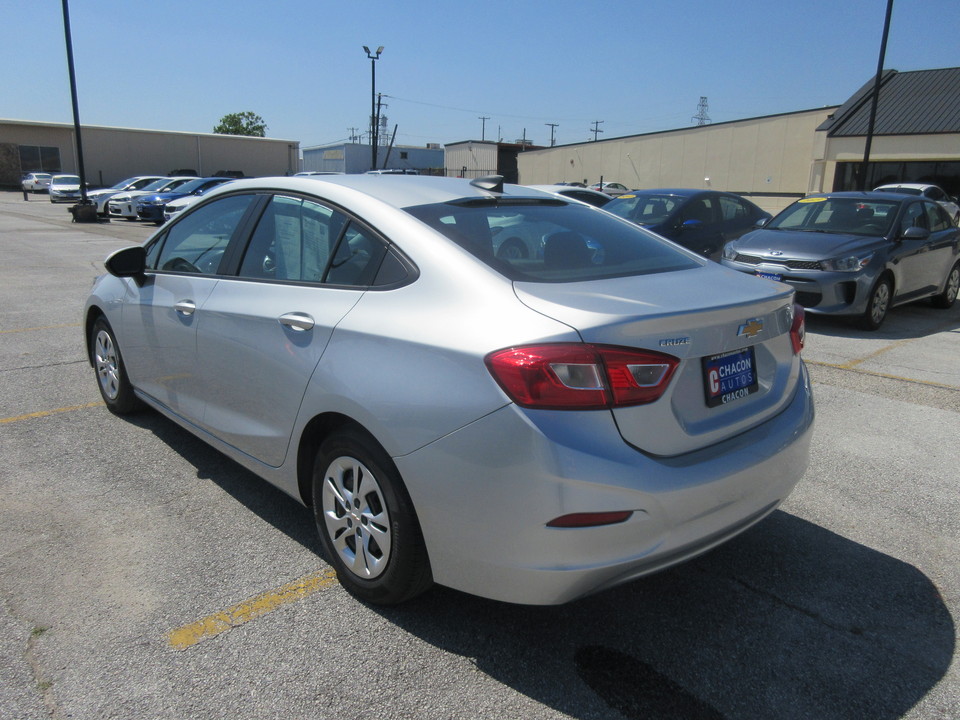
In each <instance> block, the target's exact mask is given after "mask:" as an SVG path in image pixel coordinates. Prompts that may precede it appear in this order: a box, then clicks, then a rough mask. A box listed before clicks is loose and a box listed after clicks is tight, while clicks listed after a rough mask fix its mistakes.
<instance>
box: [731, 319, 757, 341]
mask: <svg viewBox="0 0 960 720" xmlns="http://www.w3.org/2000/svg"><path fill="white" fill-rule="evenodd" d="M762 332H763V320H761V319H760V318H754V319H753V320H747V321H746V322H745V323H744V324H743V325H741V326H740V329H739V330H737V336H738V337H748V338H755V337H756V336H757V335H759V334H760V333H762Z"/></svg>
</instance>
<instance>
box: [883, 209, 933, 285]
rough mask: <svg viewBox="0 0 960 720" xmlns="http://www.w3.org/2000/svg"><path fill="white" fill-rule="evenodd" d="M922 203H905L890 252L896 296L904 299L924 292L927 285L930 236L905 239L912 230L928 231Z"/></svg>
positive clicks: (930, 261)
mask: <svg viewBox="0 0 960 720" xmlns="http://www.w3.org/2000/svg"><path fill="white" fill-rule="evenodd" d="M926 204H927V203H925V202H924V201H922V200H920V199H919V198H918V199H917V200H915V201H908V202H907V203H906V205H905V207H904V209H903V211H902V213H901V216H900V220H899V232H898V233H897V239H896V241H895V242H894V244H893V246H892V247H891V249H890V262H891V265H892V267H893V272H894V276H895V278H896V290H895V292H896V295H897V297H898V298H901V299H906V298H909V297H911V296H915V295H920V294H922V293H923V292H925V290H926V288H927V287H928V286H929V284H930V277H931V274H932V269H931V263H932V259H931V255H930V247H931V237H930V236H929V235H922V236H919V237H906V236H905V235H906V233H907V231H908V230H910V229H911V228H918V229H920V230H925V231H928V232H929V229H930V227H929V221H928V219H927V212H926V208H925V205H926Z"/></svg>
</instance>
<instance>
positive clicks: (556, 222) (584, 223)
mask: <svg viewBox="0 0 960 720" xmlns="http://www.w3.org/2000/svg"><path fill="white" fill-rule="evenodd" d="M406 211H407V212H408V213H410V214H411V215H413V216H414V217H416V218H418V219H419V220H421V221H423V222H424V223H426V224H427V225H429V226H430V227H432V228H433V229H434V230H437V231H438V232H440V233H441V234H443V235H445V236H446V237H447V238H449V239H450V240H452V241H453V242H455V243H456V244H457V245H460V246H461V247H463V248H464V249H466V250H468V251H469V252H470V253H472V254H473V255H475V256H476V257H477V258H479V259H480V260H482V261H483V262H485V263H487V264H488V265H490V266H491V267H492V268H494V269H495V270H497V271H498V272H500V273H502V274H503V275H505V276H507V277H509V278H511V279H514V280H524V281H532V282H576V281H582V280H597V279H600V278H608V277H623V276H631V275H645V274H649V273H657V272H668V271H673V270H682V269H689V268H695V267H698V266H699V264H698V262H697V261H696V260H693V259H691V258H690V257H689V256H688V255H686V254H685V253H683V252H682V251H681V250H679V249H677V248H676V247H674V246H673V245H671V244H669V243H667V242H666V241H664V240H662V239H661V238H659V237H657V236H656V235H653V234H651V233H648V232H646V231H645V230H642V229H641V228H639V227H637V226H635V225H632V224H629V223H626V222H624V221H622V220H619V219H618V218H615V217H611V216H609V215H607V214H606V213H603V212H601V211H598V210H595V209H593V208H590V207H587V206H585V205H582V204H580V203H566V202H563V201H560V200H557V201H552V200H536V201H534V200H530V199H526V198H524V199H522V200H519V199H517V200H511V199H509V198H496V199H494V198H491V199H490V200H469V201H464V202H453V203H440V204H434V205H420V206H417V207H411V208H406Z"/></svg>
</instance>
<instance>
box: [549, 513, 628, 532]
mask: <svg viewBox="0 0 960 720" xmlns="http://www.w3.org/2000/svg"><path fill="white" fill-rule="evenodd" d="M631 515H633V510H619V511H617V512H597V513H572V514H570V515H561V516H560V517H558V518H554V519H553V520H551V521H550V522H548V523H547V527H555V528H578V527H596V526H598V525H616V524H617V523H622V522H625V521H626V520H628V519H629V518H630V516H631Z"/></svg>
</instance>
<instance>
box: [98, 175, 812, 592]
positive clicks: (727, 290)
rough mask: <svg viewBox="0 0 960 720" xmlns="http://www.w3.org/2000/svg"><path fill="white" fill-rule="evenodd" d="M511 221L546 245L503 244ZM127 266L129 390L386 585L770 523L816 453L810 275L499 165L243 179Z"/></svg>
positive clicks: (634, 552) (663, 548)
mask: <svg viewBox="0 0 960 720" xmlns="http://www.w3.org/2000/svg"><path fill="white" fill-rule="evenodd" d="M505 225H509V226H510V227H512V228H520V229H523V227H527V228H529V229H530V232H531V233H534V232H541V231H542V232H543V233H544V236H543V237H542V238H539V240H540V244H541V247H542V251H541V252H538V253H536V254H535V255H529V256H527V257H510V258H501V257H498V256H497V254H496V252H495V251H494V247H495V240H496V235H497V234H498V229H499V228H503V227H504V226H505ZM106 268H107V270H108V273H107V274H106V275H104V276H102V277H100V278H99V279H97V281H96V282H95V284H94V287H93V290H92V292H91V294H90V297H89V299H88V301H87V303H86V308H85V328H86V340H87V346H88V351H89V358H90V362H91V364H92V366H93V368H94V370H95V374H96V379H97V383H98V386H99V389H100V392H101V394H102V396H103V399H104V401H105V402H106V404H107V406H108V407H109V408H110V409H111V410H112V411H114V412H115V413H118V414H123V413H128V412H132V411H134V410H136V409H138V408H140V407H142V406H149V407H150V408H153V409H154V410H156V411H159V412H160V413H162V414H163V415H165V416H166V417H168V418H170V419H171V420H173V421H174V422H176V423H179V424H180V425H182V426H183V427H184V428H186V429H187V430H189V431H190V432H192V433H195V434H196V435H197V436H199V437H201V438H202V439H204V440H205V441H207V442H208V443H210V444H211V445H212V446H213V447H215V448H217V449H218V450H220V451H221V452H223V453H225V454H226V455H228V456H229V457H231V458H233V459H234V460H235V461H237V462H238V463H240V464H241V465H243V466H244V467H246V468H249V469H250V470H252V471H253V472H255V473H256V474H258V475H260V476H261V477H263V478H265V479H266V480H268V481H269V482H271V483H273V484H274V485H276V486H277V487H279V488H281V489H282V490H284V491H285V492H287V493H289V494H290V495H292V496H293V497H294V498H296V499H297V500H299V501H300V502H302V503H303V504H304V505H306V506H309V507H311V508H312V511H313V514H314V517H315V519H316V525H317V528H318V531H319V534H320V538H321V544H322V546H323V549H324V554H325V557H326V559H327V560H328V561H329V562H330V563H331V564H332V565H333V566H334V568H335V569H336V571H337V573H338V576H339V578H340V581H341V583H342V585H343V586H344V587H345V588H346V589H347V590H348V591H350V592H351V593H353V594H354V595H356V596H357V597H359V598H361V599H363V600H364V601H368V602H374V603H383V604H391V603H397V602H401V601H403V600H405V599H408V598H411V597H413V596H415V595H417V594H419V593H421V592H423V591H424V590H426V589H427V588H428V587H429V586H430V585H431V584H432V583H434V582H435V583H439V584H442V585H446V586H449V587H452V588H457V589H459V590H463V591H466V592H469V593H474V594H477V595H481V596H484V597H488V598H494V599H498V600H503V601H510V602H517V603H527V604H555V603H562V602H566V601H569V600H573V599H575V598H578V597H580V596H583V595H586V594H589V593H592V592H596V591H598V590H601V589H604V588H608V587H611V586H614V585H617V584H619V583H623V582H626V581H628V580H631V579H633V578H636V577H638V576H641V575H644V574H647V573H650V572H653V571H656V570H659V569H662V568H666V567H668V566H671V565H674V564H676V563H679V562H682V561H684V560H686V559H688V558H692V557H694V556H696V555H699V554H700V553H703V552H705V551H707V550H709V549H711V548H713V547H715V546H717V545H719V544H720V543H722V542H724V541H726V540H728V539H730V538H732V537H733V536H735V535H737V534H738V533H740V532H742V531H744V530H746V529H747V528H749V527H751V526H752V525H754V524H755V523H757V522H759V521H760V520H762V519H763V518H764V517H766V516H767V515H769V514H770V513H771V512H773V511H774V509H775V508H777V506H778V505H779V504H780V503H781V502H783V500H784V499H785V498H786V497H787V495H788V494H789V493H790V491H791V489H792V488H793V487H794V485H795V484H796V483H797V481H798V480H799V479H800V477H801V476H802V474H803V473H804V470H805V468H806V465H807V460H808V454H809V443H810V437H811V430H812V423H813V416H814V411H813V402H812V398H811V393H810V383H809V379H808V376H807V372H806V369H805V367H804V364H803V362H802V361H801V357H800V351H801V348H802V346H803V337H804V323H803V312H802V310H801V309H799V308H798V307H797V306H796V305H795V304H794V293H793V290H792V289H791V288H789V287H787V286H786V285H778V284H775V283H765V282H759V281H757V280H756V279H755V278H749V277H745V276H744V275H742V274H741V273H738V272H735V271H732V270H729V269H726V268H723V267H721V266H719V265H717V264H715V263H711V262H709V261H707V260H706V259H704V258H702V257H699V256H697V255H696V254H694V253H691V252H688V251H686V250H684V249H682V248H680V247H678V246H676V245H674V244H672V243H669V242H667V241H665V240H663V239H662V238H660V237H658V236H657V235H654V234H652V233H649V232H647V231H645V230H643V229H641V228H639V227H637V226H636V225H633V224H632V223H629V222H627V221H625V220H622V219H620V218H617V217H614V216H613V215H610V214H608V213H605V212H603V211H601V210H598V209H596V208H593V207H589V206H587V205H585V204H583V203H580V202H576V201H569V200H565V199H562V198H558V197H556V196H554V195H549V194H546V193H540V192H537V191H535V190H531V189H529V188H521V187H518V186H511V185H503V183H502V178H498V177H491V178H481V179H477V180H474V181H468V180H456V179H447V178H434V177H422V176H421V177H406V176H389V175H381V176H376V175H343V176H325V177H295V178H259V179H253V180H239V181H237V182H233V183H230V184H228V185H224V186H222V187H220V188H217V189H215V190H213V191H211V193H210V194H209V195H207V196H205V197H204V198H202V199H200V200H198V201H197V202H196V203H193V204H191V205H190V206H189V207H188V208H187V209H186V210H184V211H183V212H182V213H180V214H178V215H177V216H176V217H175V218H174V219H173V220H172V221H171V222H170V223H168V224H167V225H165V226H164V227H163V228H161V229H160V230H159V231H158V232H157V233H156V234H155V235H154V236H153V237H152V238H150V239H149V240H148V241H147V242H146V243H145V244H144V245H143V246H137V247H132V248H126V249H123V250H120V251H118V252H116V253H114V254H113V255H112V256H110V257H109V258H108V259H107V261H106Z"/></svg>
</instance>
